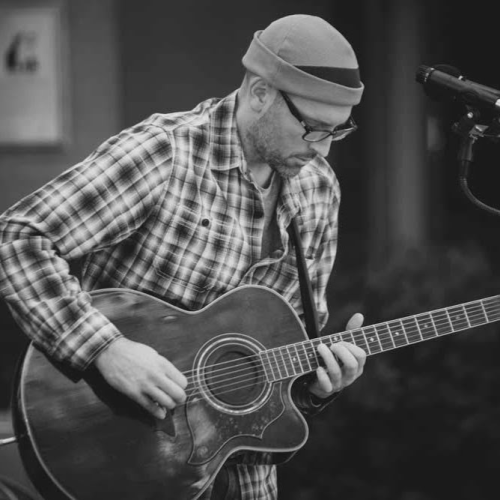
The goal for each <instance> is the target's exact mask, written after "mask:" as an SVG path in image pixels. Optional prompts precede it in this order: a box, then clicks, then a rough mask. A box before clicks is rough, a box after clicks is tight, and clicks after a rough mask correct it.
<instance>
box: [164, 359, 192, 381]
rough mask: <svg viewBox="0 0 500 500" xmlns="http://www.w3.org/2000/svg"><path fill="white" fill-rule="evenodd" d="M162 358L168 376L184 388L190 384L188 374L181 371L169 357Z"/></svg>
mask: <svg viewBox="0 0 500 500" xmlns="http://www.w3.org/2000/svg"><path fill="white" fill-rule="evenodd" d="M161 359H162V364H163V365H162V367H163V370H164V372H165V374H166V375H167V377H168V378H169V379H171V380H173V381H174V382H175V383H176V384H177V385H178V386H180V387H181V388H182V389H185V388H186V387H187V385H188V380H187V378H186V376H185V375H184V374H183V373H182V372H181V371H179V370H178V369H177V368H176V367H175V366H174V365H173V364H172V363H171V362H170V361H169V360H168V359H166V358H164V357H163V356H161Z"/></svg>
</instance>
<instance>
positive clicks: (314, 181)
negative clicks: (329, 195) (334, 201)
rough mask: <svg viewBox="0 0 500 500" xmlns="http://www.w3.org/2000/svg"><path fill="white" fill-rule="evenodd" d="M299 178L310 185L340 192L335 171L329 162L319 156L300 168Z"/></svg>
mask: <svg viewBox="0 0 500 500" xmlns="http://www.w3.org/2000/svg"><path fill="white" fill-rule="evenodd" d="M299 179H300V180H301V181H302V182H303V183H304V184H306V185H311V186H312V187H316V188H322V189H325V188H326V189H328V190H332V191H334V192H335V193H339V192H340V186H339V181H338V179H337V176H336V175H335V171H334V170H333V168H332V166H331V165H330V163H329V162H328V161H327V160H326V159H325V158H322V157H320V156H317V157H315V158H314V159H313V160H312V161H311V162H310V163H309V164H308V165H307V167H305V168H304V169H303V170H302V172H301V175H299Z"/></svg>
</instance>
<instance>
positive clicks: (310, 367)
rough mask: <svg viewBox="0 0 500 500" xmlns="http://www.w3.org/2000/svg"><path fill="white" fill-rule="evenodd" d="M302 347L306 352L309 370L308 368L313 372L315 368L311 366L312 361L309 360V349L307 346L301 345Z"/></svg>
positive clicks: (305, 356)
mask: <svg viewBox="0 0 500 500" xmlns="http://www.w3.org/2000/svg"><path fill="white" fill-rule="evenodd" d="M301 346H302V350H303V351H304V359H305V360H306V361H307V368H308V371H310V372H311V371H313V368H312V366H311V361H310V360H309V354H308V353H307V349H306V346H305V344H301Z"/></svg>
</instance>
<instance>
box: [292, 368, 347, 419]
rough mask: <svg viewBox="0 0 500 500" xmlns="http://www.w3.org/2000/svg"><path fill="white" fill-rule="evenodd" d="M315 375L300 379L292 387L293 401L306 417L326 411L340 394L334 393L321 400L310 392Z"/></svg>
mask: <svg viewBox="0 0 500 500" xmlns="http://www.w3.org/2000/svg"><path fill="white" fill-rule="evenodd" d="M314 377H315V374H308V375H304V376H303V377H300V378H299V379H298V380H296V381H295V383H294V384H293V386H292V399H293V401H294V402H295V404H296V405H297V408H298V409H299V410H300V411H301V413H303V414H304V415H305V416H308V417H309V416H314V415H317V414H318V413H320V412H321V411H322V410H324V409H325V408H326V407H327V406H328V405H329V404H330V403H331V402H332V401H334V400H335V399H337V398H338V396H339V395H340V393H341V392H342V391H339V392H334V393H333V394H331V395H330V396H328V397H326V398H320V397H318V396H316V395H315V394H313V393H312V392H311V391H310V390H309V386H310V385H311V383H312V381H313V380H314Z"/></svg>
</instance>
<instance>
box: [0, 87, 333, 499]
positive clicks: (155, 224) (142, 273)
mask: <svg viewBox="0 0 500 500" xmlns="http://www.w3.org/2000/svg"><path fill="white" fill-rule="evenodd" d="M236 103H237V92H234V93H232V94H230V95H229V96H227V97H226V98H224V99H209V100H207V101H204V102H202V103H200V104H199V105H198V106H197V107H196V108H194V109H193V110H191V111H188V112H179V113H172V114H154V115H152V116H151V117H149V118H148V119H146V120H144V121H143V122H141V123H139V124H137V125H135V126H132V127H130V128H128V129H126V130H124V131H122V132H121V133H119V134H117V135H116V136H114V137H112V138H110V139H109V140H107V141H106V142H104V143H103V144H102V145H101V146H100V147H98V148H97V149H96V150H95V151H94V152H93V153H92V154H91V155H90V156H89V157H87V158H86V159H85V160H83V161H82V162H80V163H78V164H76V165H75V166H73V167H72V168H70V169H69V170H67V171H66V172H64V173H62V174H61V175H59V176H58V177H57V178H55V179H54V180H53V181H51V182H49V183H48V184H46V185H45V186H43V187H41V188H40V189H38V190H37V191H35V192H34V193H33V194H31V195H29V196H27V197H25V198H23V199H22V200H21V201H19V202H18V203H16V204H15V205H14V206H13V207H11V208H10V209H9V210H7V211H6V212H5V213H4V214H2V215H1V216H0V296H2V297H3V298H4V299H5V301H6V302H7V304H8V305H9V308H10V309H11V311H12V314H13V316H14V317H15V319H16V321H17V322H18V323H19V325H20V327H21V328H22V329H23V330H24V332H25V333H26V334H27V335H28V336H29V338H30V339H31V340H32V342H33V343H34V344H35V345H36V346H37V347H38V348H39V349H41V350H42V351H44V352H45V353H46V354H47V355H49V356H51V357H52V358H54V359H56V360H58V361H61V362H63V363H67V364H69V365H70V366H72V367H73V368H75V369H77V370H84V369H85V368H86V367H88V366H89V365H90V364H91V363H92V361H93V360H94V359H95V357H96V356H97V355H98V354H99V353H100V352H101V351H102V350H103V349H104V348H106V346H108V345H109V344H110V343H111V342H113V341H114V340H116V339H117V338H119V337H120V336H121V333H120V332H119V331H118V330H117V328H116V327H115V326H114V325H113V324H112V323H110V321H108V320H107V318H106V317H105V316H104V315H103V314H101V313H100V312H99V311H97V310H96V309H95V308H93V307H92V303H91V298H90V295H89V294H88V292H89V291H90V290H93V289H97V288H107V287H123V288H130V289H135V290H141V291H144V292H148V293H150V294H152V295H155V296H158V297H162V298H163V299H164V300H166V301H167V302H169V303H170V304H172V305H175V306H177V307H180V308H183V309H187V310H198V309H200V308H202V307H204V306H206V305H207V304H209V303H210V302H212V301H213V300H214V299H215V298H217V297H219V296H220V295H222V294H224V293H225V292H227V291H229V290H231V289H234V288H235V287H238V286H241V285H249V284H251V285H262V286H266V287H269V288H272V289H273V290H275V291H276V292H278V293H279V294H280V295H281V296H283V297H284V298H285V299H286V300H287V301H288V302H289V304H290V305H291V306H292V307H293V308H294V309H295V310H296V312H297V313H298V314H299V316H300V315H301V314H302V312H303V311H302V304H301V300H300V290H299V282H298V274H297V267H296V260H295V253H294V251H293V249H292V248H291V245H290V242H289V237H288V233H287V231H286V227H287V226H288V224H289V223H290V220H291V218H292V217H294V216H297V218H298V223H299V229H300V238H301V240H302V244H303V248H304V254H305V257H306V261H307V265H308V271H309V275H310V278H311V284H312V288H313V293H314V300H315V303H316V306H317V309H318V316H319V322H320V326H321V327H323V326H324V325H325V323H326V321H327V315H328V311H327V304H326V295H325V292H326V286H327V282H328V279H329V276H330V273H331V270H332V267H333V262H334V258H335V253H336V244H337V216H338V206H339V201H340V191H339V185H338V182H337V179H336V177H335V175H334V173H333V171H332V169H331V168H330V166H329V164H328V163H327V162H326V161H325V160H324V159H323V158H320V157H316V158H315V159H314V160H312V161H311V162H310V163H309V164H307V165H306V166H304V167H303V168H302V169H301V171H300V173H299V174H298V175H297V176H296V177H293V178H291V179H284V180H283V182H282V191H281V194H280V197H279V200H278V204H277V222H278V226H279V231H280V236H281V246H280V247H279V248H276V249H275V250H274V251H273V252H272V253H271V254H270V255H268V256H267V257H265V258H261V251H260V250H261V243H262V235H263V224H264V217H263V214H264V212H263V203H262V195H261V193H260V191H259V189H258V188H257V186H256V184H255V183H254V181H253V180H252V178H251V176H250V175H249V173H248V171H247V169H246V163H245V159H244V156H243V152H242V148H241V145H240V140H239V136H238V132H237V127H236V120H235V108H236ZM73 259H82V260H83V266H82V277H81V281H80V280H78V279H77V278H76V277H75V276H73V275H72V274H71V273H70V268H69V264H68V262H70V261H72V260H73ZM238 469H239V476H240V485H241V488H242V498H243V500H249V499H271V498H274V495H275V494H276V493H275V490H276V487H275V484H276V474H275V473H274V472H273V467H272V466H260V467H259V466H256V467H254V468H253V469H255V470H254V471H253V472H252V467H247V468H245V466H238Z"/></svg>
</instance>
